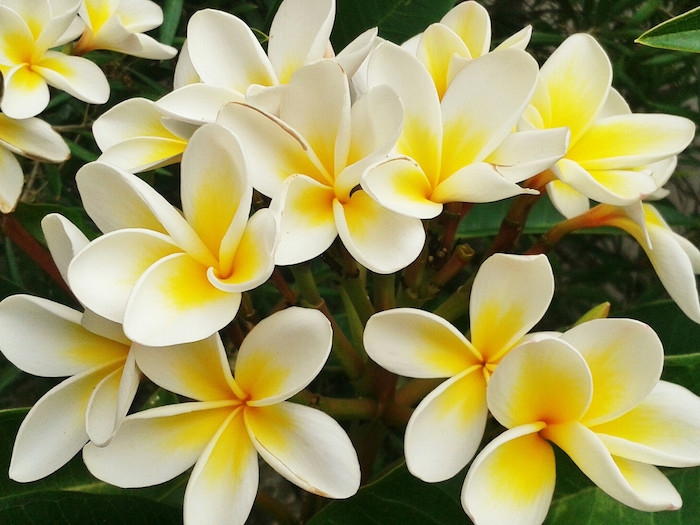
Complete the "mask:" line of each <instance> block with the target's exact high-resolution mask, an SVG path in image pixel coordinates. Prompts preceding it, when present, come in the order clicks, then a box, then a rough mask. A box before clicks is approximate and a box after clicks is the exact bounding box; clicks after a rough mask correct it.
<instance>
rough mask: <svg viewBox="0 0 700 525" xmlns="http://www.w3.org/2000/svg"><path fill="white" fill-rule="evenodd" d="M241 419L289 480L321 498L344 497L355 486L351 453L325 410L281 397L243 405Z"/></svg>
mask: <svg viewBox="0 0 700 525" xmlns="http://www.w3.org/2000/svg"><path fill="white" fill-rule="evenodd" d="M245 422H246V426H247V428H248V433H249V435H250V436H251V439H252V440H253V444H254V445H255V448H256V449H257V450H258V453H259V454H260V456H261V457H262V458H263V459H264V460H265V461H266V462H267V463H269V464H270V466H272V468H274V469H275V470H276V471H277V472H279V473H280V474H281V475H282V476H284V477H285V478H287V479H288V480H289V481H291V482H292V483H294V484H295V485H298V486H300V487H301V488H303V489H304V490H306V491H308V492H312V493H314V494H318V495H321V496H324V497H327V498H349V497H350V496H352V495H353V494H355V492H357V489H358V488H359V486H360V465H359V463H358V459H357V453H356V452H355V449H354V448H353V446H352V443H351V442H350V439H349V438H348V436H347V434H346V433H345V431H344V430H343V429H342V428H341V426H340V425H339V424H338V423H336V421H335V420H334V419H333V418H331V417H330V416H329V415H327V414H324V413H323V412H321V411H320V410H316V409H313V408H309V407H305V406H302V405H296V404H294V403H287V402H284V403H280V404H278V405H274V406H266V407H257V408H254V407H246V409H245Z"/></svg>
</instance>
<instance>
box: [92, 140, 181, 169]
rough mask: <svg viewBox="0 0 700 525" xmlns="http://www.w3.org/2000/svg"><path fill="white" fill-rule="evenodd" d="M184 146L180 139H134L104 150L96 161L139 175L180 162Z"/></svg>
mask: <svg viewBox="0 0 700 525" xmlns="http://www.w3.org/2000/svg"><path fill="white" fill-rule="evenodd" d="M186 146H187V142H186V141H184V140H182V139H164V138H160V137H135V138H133V139H127V140H125V141H124V142H122V143H120V144H117V145H116V146H112V147H111V148H109V149H107V150H105V151H104V153H102V155H100V157H99V158H98V159H97V160H98V161H99V162H103V163H105V164H112V165H114V166H117V167H119V168H121V169H123V170H126V171H129V172H131V173H139V172H142V171H147V170H153V169H156V168H162V167H163V166H168V165H170V164H174V163H176V162H180V159H181V157H182V152H183V151H185V147H186Z"/></svg>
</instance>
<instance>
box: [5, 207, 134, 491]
mask: <svg viewBox="0 0 700 525" xmlns="http://www.w3.org/2000/svg"><path fill="white" fill-rule="evenodd" d="M42 227H43V230H44V234H45V236H46V239H47V241H48V244H49V248H50V250H51V253H52V255H53V257H54V261H55V262H56V264H57V266H58V268H59V270H60V271H61V273H62V274H63V275H65V273H66V269H67V267H68V263H69V262H70V260H71V259H72V257H73V255H74V254H75V253H76V252H77V251H78V250H79V249H81V248H82V247H83V246H85V245H86V244H87V243H88V240H87V238H86V237H85V236H84V235H83V234H82V232H81V231H80V230H78V228H77V227H75V226H74V225H73V224H71V223H70V222H69V221H68V220H66V219H65V218H63V217H62V216H60V215H57V214H52V215H48V216H46V217H45V218H44V220H43V221H42ZM28 327H31V329H29V328H28ZM0 351H1V352H2V353H3V355H4V356H5V357H6V358H7V359H8V360H9V361H10V362H11V363H13V364H14V365H15V366H17V367H18V368H19V369H21V370H23V371H25V372H28V373H30V374H34V375H37V376H43V377H63V376H70V377H69V378H68V379H66V380H65V381H63V382H61V383H59V384H58V385H57V386H55V387H54V388H52V389H51V390H50V391H49V392H48V393H47V394H45V395H44V396H43V397H42V398H41V399H40V400H39V401H37V403H36V404H35V405H34V406H33V407H32V409H31V410H30V411H29V413H28V414H27V416H26V418H25V419H24V421H23V422H22V425H21V426H20V429H19V432H18V433H17V438H16V440H15V445H14V448H13V451H12V459H11V462H10V478H12V479H14V480H15V481H21V482H28V481H35V480H37V479H41V478H43V477H45V476H48V475H49V474H51V473H52V472H54V471H56V470H58V469H59V468H61V467H62V466H63V465H65V464H66V463H67V462H68V461H69V460H70V459H71V458H72V457H73V456H75V454H76V453H77V452H78V451H80V449H81V448H83V446H84V445H85V443H87V441H88V439H90V440H93V441H94V442H96V443H98V444H100V445H103V444H104V443H106V442H107V441H109V439H110V438H111V437H112V435H113V434H114V431H115V430H116V429H117V427H118V426H119V424H120V423H121V421H122V420H123V419H124V417H125V416H126V413H127V411H128V409H129V407H130V406H131V402H132V401H133V398H134V395H135V394H136V389H137V387H138V384H139V380H140V377H141V375H140V372H139V371H138V368H137V367H136V364H135V360H134V355H133V354H132V353H131V341H129V340H128V339H127V338H126V337H125V336H124V334H123V332H122V331H121V327H119V326H118V325H114V324H113V323H110V322H109V321H107V320H106V319H101V318H99V317H98V316H95V315H94V314H93V313H92V312H89V311H86V312H85V313H81V312H78V311H76V310H73V309H72V308H69V307H67V306H64V305H62V304H58V303H54V302H52V301H49V300H46V299H41V298H38V297H32V296H28V295H13V296H10V297H7V298H6V299H4V300H3V301H2V302H0Z"/></svg>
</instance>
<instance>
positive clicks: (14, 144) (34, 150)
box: [0, 114, 70, 162]
mask: <svg viewBox="0 0 700 525" xmlns="http://www.w3.org/2000/svg"><path fill="white" fill-rule="evenodd" d="M0 143H4V144H5V146H6V147H7V148H9V149H10V150H11V151H13V152H14V153H19V154H20V155H23V156H25V157H29V158H32V159H35V160H41V161H45V162H63V161H64V160H67V159H68V157H69V156H70V150H69V149H68V146H67V145H66V143H65V141H64V140H63V138H61V135H59V134H58V133H56V132H55V131H54V130H53V128H52V127H51V125H50V124H48V123H47V122H44V121H43V120H41V119H38V118H28V119H21V120H16V119H11V118H9V117H8V116H7V115H3V114H0Z"/></svg>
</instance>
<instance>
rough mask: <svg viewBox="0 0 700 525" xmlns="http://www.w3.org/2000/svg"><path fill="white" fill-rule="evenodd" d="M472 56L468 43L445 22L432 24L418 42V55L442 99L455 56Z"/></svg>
mask: <svg viewBox="0 0 700 525" xmlns="http://www.w3.org/2000/svg"><path fill="white" fill-rule="evenodd" d="M455 55H457V56H459V57H465V58H472V55H471V53H470V52H469V49H468V48H467V45H466V44H465V43H464V42H463V41H462V39H461V38H460V37H459V36H458V35H457V34H456V33H455V32H454V31H452V30H451V29H450V28H448V27H447V26H446V25H443V24H431V25H430V26H428V28H427V29H426V30H425V31H424V32H423V35H422V36H421V38H420V41H419V42H418V48H417V49H416V56H417V57H418V60H420V61H421V62H422V64H423V65H424V66H425V67H426V69H427V70H428V72H430V76H431V77H432V79H433V83H434V84H435V89H437V93H438V97H439V98H441V99H442V97H443V95H444V94H445V91H447V85H448V83H449V80H450V79H449V75H448V71H449V68H450V64H451V62H452V57H453V56H455Z"/></svg>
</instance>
